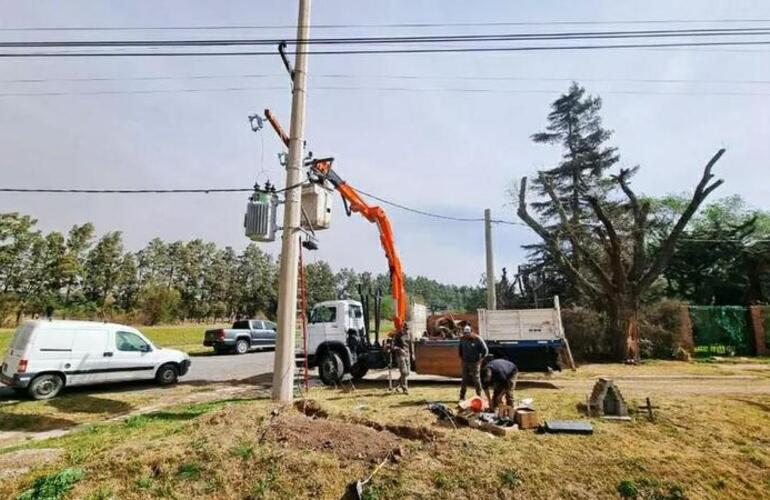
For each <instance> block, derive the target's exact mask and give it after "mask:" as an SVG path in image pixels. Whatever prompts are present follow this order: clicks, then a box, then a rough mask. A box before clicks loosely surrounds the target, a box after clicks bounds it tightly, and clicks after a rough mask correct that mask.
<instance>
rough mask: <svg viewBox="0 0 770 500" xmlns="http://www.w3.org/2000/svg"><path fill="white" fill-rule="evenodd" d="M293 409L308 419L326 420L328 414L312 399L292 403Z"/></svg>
mask: <svg viewBox="0 0 770 500" xmlns="http://www.w3.org/2000/svg"><path fill="white" fill-rule="evenodd" d="M294 408H296V409H297V411H300V412H302V413H304V414H305V415H307V416H308V417H318V418H327V417H328V416H329V413H328V412H327V411H326V410H324V409H323V408H321V405H320V404H319V403H318V401H316V400H314V399H301V400H299V401H295V402H294Z"/></svg>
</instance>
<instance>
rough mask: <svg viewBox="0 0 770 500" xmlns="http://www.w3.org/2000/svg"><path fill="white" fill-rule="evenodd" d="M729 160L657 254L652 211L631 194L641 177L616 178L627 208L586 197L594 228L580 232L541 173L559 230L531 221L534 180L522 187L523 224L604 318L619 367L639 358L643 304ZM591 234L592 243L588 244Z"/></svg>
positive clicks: (706, 174) (704, 181)
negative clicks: (530, 190)
mask: <svg viewBox="0 0 770 500" xmlns="http://www.w3.org/2000/svg"><path fill="white" fill-rule="evenodd" d="M724 152H725V150H724V149H720V150H719V151H718V152H717V153H716V154H715V155H714V156H713V157H712V158H711V160H709V162H708V163H707V164H706V167H705V168H704V170H703V174H702V176H701V179H700V182H698V184H697V186H696V187H695V191H694V192H693V195H692V198H691V199H690V200H689V203H688V204H687V206H686V208H685V210H684V211H683V212H682V214H681V215H680V217H679V219H678V220H677V221H676V223H675V224H674V225H673V227H672V228H671V230H670V232H669V233H668V234H667V235H665V236H664V237H663V239H662V241H661V243H660V246H659V247H658V248H657V249H656V251H654V252H650V246H649V245H648V241H647V236H648V232H649V227H650V203H649V202H648V201H647V200H644V199H640V197H639V196H637V194H636V193H634V191H633V190H632V189H631V186H630V177H631V176H632V175H633V174H634V173H635V171H636V169H621V170H620V173H619V174H618V175H616V176H613V177H612V180H613V181H614V183H615V187H616V188H617V189H619V190H620V191H621V192H622V193H623V197H624V198H625V199H624V200H623V201H614V200H612V199H611V198H610V197H609V196H608V193H606V192H603V193H602V194H598V195H597V193H596V191H593V192H591V191H589V190H586V191H585V192H583V193H581V196H582V197H583V199H584V200H585V202H586V203H587V204H588V206H590V207H591V210H592V212H593V216H594V217H595V223H593V224H590V227H585V223H582V224H584V225H583V227H577V226H576V224H575V223H574V222H573V220H572V218H571V217H569V215H568V212H567V209H565V207H564V203H563V200H562V199H561V197H559V196H558V194H557V192H556V190H555V189H554V184H553V182H552V180H551V179H550V178H549V177H548V176H547V175H546V174H545V173H542V172H541V173H540V175H539V177H538V181H539V184H541V185H542V186H544V187H545V192H546V196H547V198H548V199H549V201H550V202H551V204H552V207H554V208H555V210H556V213H557V215H558V222H557V223H556V224H555V225H554V224H551V225H548V226H546V224H545V223H544V222H542V221H540V220H538V219H537V218H535V217H533V216H532V215H531V214H530V213H529V211H528V208H527V199H526V198H527V178H526V177H525V178H524V179H523V180H522V182H521V186H520V190H519V203H518V211H517V213H518V216H519V218H520V219H521V220H522V221H524V222H525V223H526V224H527V225H528V226H529V227H530V228H532V230H534V231H535V232H536V233H537V234H538V236H540V238H542V240H543V243H544V246H545V249H546V251H547V252H548V254H549V255H550V257H551V258H552V259H553V260H554V261H555V262H556V263H557V265H558V267H559V269H560V270H561V271H562V272H563V273H564V275H565V276H566V277H567V278H568V279H569V280H570V282H571V283H572V284H573V285H574V286H575V287H576V288H577V289H578V290H579V291H580V292H581V293H583V294H585V295H586V296H587V298H588V299H589V300H590V301H591V302H592V303H594V304H597V305H600V306H601V307H602V308H603V309H604V310H605V312H606V314H607V318H608V329H609V334H610V338H611V339H612V342H613V345H612V350H613V354H614V357H615V358H616V359H618V360H625V359H629V358H633V359H638V358H639V327H638V321H639V306H640V303H641V299H642V296H643V295H644V293H645V292H646V291H647V290H649V288H650V286H651V285H652V284H653V282H654V281H655V279H656V278H657V277H658V276H659V275H660V274H661V272H662V271H663V270H664V269H665V267H666V264H667V263H668V262H669V260H670V259H671V256H672V255H673V253H674V249H675V246H676V243H677V240H678V239H679V238H680V237H681V236H682V233H683V231H684V229H685V227H686V226H687V223H688V222H689V221H690V219H691V218H692V216H693V215H694V214H695V212H696V211H697V210H698V207H699V206H700V205H701V203H703V201H704V200H705V199H706V198H707V197H708V196H709V194H711V192H712V191H714V190H715V189H716V188H717V187H719V186H720V185H721V184H722V183H723V180H721V179H718V180H715V179H714V174H712V173H711V170H712V168H713V167H714V165H715V164H716V163H717V161H718V160H719V158H721V157H722V155H723V154H724ZM586 234H590V235H591V236H590V237H586ZM575 257H577V261H576V259H575ZM576 262H579V263H580V265H576Z"/></svg>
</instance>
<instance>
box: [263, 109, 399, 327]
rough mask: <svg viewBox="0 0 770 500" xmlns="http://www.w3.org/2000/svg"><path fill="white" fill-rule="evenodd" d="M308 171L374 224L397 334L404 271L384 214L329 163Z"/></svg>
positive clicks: (316, 164) (282, 135) (286, 138)
mask: <svg viewBox="0 0 770 500" xmlns="http://www.w3.org/2000/svg"><path fill="white" fill-rule="evenodd" d="M265 117H266V118H267V120H268V121H269V122H270V125H272V126H273V129H275V131H276V133H277V134H278V136H279V137H280V138H281V140H282V141H283V143H284V144H285V145H286V146H288V145H289V136H288V135H287V134H286V132H285V131H284V130H283V128H282V127H281V125H280V123H278V120H277V119H276V118H275V115H273V113H272V112H271V111H270V110H269V109H266V110H265ZM310 168H311V169H312V170H313V172H314V173H316V174H317V175H318V176H319V177H321V178H323V179H326V180H328V181H329V182H330V183H331V184H332V186H334V188H335V189H336V190H337V191H338V192H339V193H340V195H341V196H342V199H343V200H345V202H346V203H347V204H348V206H349V208H350V211H351V212H358V213H360V214H361V215H363V216H364V217H365V218H366V220H368V221H369V222H372V223H374V224H377V229H379V231H380V243H381V244H382V248H383V249H384V250H385V257H387V259H388V267H389V269H390V289H391V294H392V295H393V303H394V306H395V311H394V315H393V324H394V326H395V328H396V330H397V331H399V330H401V329H402V328H403V327H404V325H405V324H406V308H407V306H406V304H407V297H406V289H405V287H404V271H403V269H402V268H401V260H400V259H399V257H398V251H397V250H396V245H395V242H394V239H393V227H392V226H391V225H390V219H388V216H387V214H386V213H385V211H384V210H383V209H382V208H381V207H378V206H371V205H369V204H368V203H367V202H366V201H365V200H364V199H363V198H361V195H359V194H358V192H357V191H356V190H355V189H353V188H352V187H351V186H350V185H349V184H348V183H346V182H345V181H344V180H342V178H340V176H339V175H337V173H336V172H335V171H334V170H333V169H332V160H331V159H321V160H313V161H312V163H310Z"/></svg>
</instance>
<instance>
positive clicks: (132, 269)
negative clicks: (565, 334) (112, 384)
mask: <svg viewBox="0 0 770 500" xmlns="http://www.w3.org/2000/svg"><path fill="white" fill-rule="evenodd" d="M36 224H37V221H36V220H35V219H34V218H32V217H30V216H28V215H23V214H19V213H5V214H0V324H5V325H12V324H15V323H18V321H20V320H21V319H22V318H26V317H44V316H46V315H47V314H48V313H52V314H53V315H54V316H55V317H59V318H84V319H97V318H98V319H122V320H126V321H131V322H136V323H144V324H156V323H171V322H178V321H221V320H229V319H233V318H237V317H254V316H266V317H269V318H274V317H275V313H276V308H277V291H278V262H277V260H276V259H275V258H273V257H272V256H270V255H269V254H267V253H265V252H264V251H262V250H261V249H260V248H259V247H258V246H257V245H255V244H253V243H252V244H249V245H247V246H246V247H245V248H244V249H243V250H241V251H240V252H239V251H236V250H235V249H234V248H232V247H224V248H221V247H219V246H217V245H216V244H215V243H211V242H205V241H202V240H200V239H195V240H191V241H175V242H171V243H168V242H165V241H163V240H161V239H160V238H155V239H153V240H152V241H150V242H149V243H148V244H147V245H146V246H145V247H144V248H142V249H141V250H139V251H130V250H127V249H126V248H125V245H124V243H123V239H122V236H121V233H120V232H117V231H112V232H108V233H105V234H103V235H102V236H100V237H97V235H96V233H95V227H94V225H93V224H91V223H84V224H80V225H75V226H73V227H72V228H71V229H70V230H69V231H68V232H67V233H66V234H63V233H61V232H58V231H52V232H50V233H47V234H44V233H43V232H41V231H40V230H38V229H37V227H36ZM305 273H306V280H307V300H308V305H309V306H310V307H312V306H313V305H314V304H315V303H317V302H320V301H324V300H333V299H337V298H340V297H348V298H358V297H359V286H362V287H363V290H364V291H365V293H375V291H376V290H377V289H378V288H379V289H380V290H381V292H382V294H383V295H384V300H383V316H384V317H389V316H390V315H391V314H392V308H393V305H392V302H391V300H390V298H389V296H388V295H389V293H390V280H389V278H388V276H387V275H385V274H372V273H368V272H356V271H355V270H353V269H349V268H342V269H340V270H338V271H336V272H335V271H334V270H333V269H332V267H331V266H330V265H329V264H328V263H327V262H324V261H318V262H313V263H310V264H307V265H306V266H305ZM406 287H407V291H408V293H409V294H410V296H412V297H414V298H416V299H417V300H420V301H423V302H426V303H429V304H431V305H433V306H436V307H439V308H442V309H445V308H446V309H457V310H465V309H475V308H477V307H482V306H483V303H484V297H485V295H484V291H483V289H482V288H481V287H480V286H456V285H447V284H442V283H439V282H437V281H435V280H431V279H428V278H425V277H422V276H417V277H407V279H406Z"/></svg>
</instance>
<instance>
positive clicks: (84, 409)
mask: <svg viewBox="0 0 770 500" xmlns="http://www.w3.org/2000/svg"><path fill="white" fill-rule="evenodd" d="M48 404H50V405H51V406H53V407H54V408H56V409H57V410H59V411H63V412H67V413H110V414H121V413H128V412H129V411H131V410H133V409H134V407H133V406H132V405H130V404H128V403H126V402H125V401H117V400H115V399H107V398H98V397H95V396H91V395H88V394H69V395H66V396H64V397H60V398H54V399H51V400H50V401H48Z"/></svg>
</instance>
